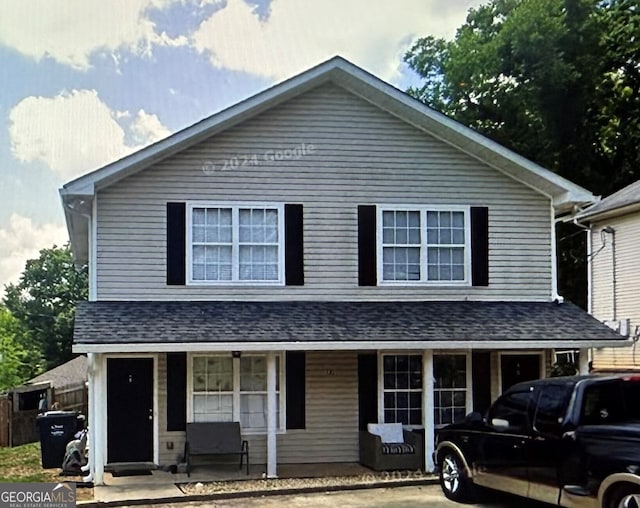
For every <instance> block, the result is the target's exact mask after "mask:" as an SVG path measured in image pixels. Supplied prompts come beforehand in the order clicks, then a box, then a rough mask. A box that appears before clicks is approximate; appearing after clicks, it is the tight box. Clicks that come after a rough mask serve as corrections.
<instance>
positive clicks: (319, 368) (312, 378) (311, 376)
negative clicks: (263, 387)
mask: <svg viewBox="0 0 640 508" xmlns="http://www.w3.org/2000/svg"><path fill="white" fill-rule="evenodd" d="M306 363H307V370H306V373H307V379H306V391H305V397H306V399H305V403H306V409H307V411H306V428H305V429H300V430H288V431H287V433H286V434H283V435H280V436H278V462H279V463H304V462H357V461H358V460H359V459H358V457H359V451H358V356H357V353H355V352H327V353H307V354H306ZM371 389H372V390H377V388H376V386H372V387H371Z"/></svg>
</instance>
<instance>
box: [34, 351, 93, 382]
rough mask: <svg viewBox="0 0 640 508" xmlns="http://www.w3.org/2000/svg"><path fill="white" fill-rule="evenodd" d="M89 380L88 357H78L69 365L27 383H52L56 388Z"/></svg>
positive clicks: (52, 370)
mask: <svg viewBox="0 0 640 508" xmlns="http://www.w3.org/2000/svg"><path fill="white" fill-rule="evenodd" d="M86 380H87V357H86V356H84V355H80V356H77V357H76V358H74V359H73V360H69V361H68V362H67V363H63V364H62V365H58V366H57V367H54V368H53V369H51V370H48V371H47V372H45V373H43V374H40V375H39V376H36V377H34V378H33V379H30V380H29V381H27V383H28V384H35V383H44V382H46V381H50V382H51V385H52V386H53V387H54V388H62V387H65V386H69V385H74V384H78V383H83V382H84V381H86Z"/></svg>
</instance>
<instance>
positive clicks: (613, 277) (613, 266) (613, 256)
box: [602, 226, 618, 321]
mask: <svg viewBox="0 0 640 508" xmlns="http://www.w3.org/2000/svg"><path fill="white" fill-rule="evenodd" d="M602 232H603V233H607V234H609V235H611V314H612V316H611V319H612V321H616V320H617V319H618V309H617V298H616V291H617V280H616V230H615V229H613V228H612V227H611V226H607V227H605V228H604V229H603V230H602Z"/></svg>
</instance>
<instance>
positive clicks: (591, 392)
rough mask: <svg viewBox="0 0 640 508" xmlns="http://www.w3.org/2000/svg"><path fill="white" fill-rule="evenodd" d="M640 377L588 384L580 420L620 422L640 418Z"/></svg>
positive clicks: (594, 423)
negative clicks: (639, 403) (639, 404)
mask: <svg viewBox="0 0 640 508" xmlns="http://www.w3.org/2000/svg"><path fill="white" fill-rule="evenodd" d="M639 400H640V379H639V380H635V379H634V380H622V379H616V380H611V381H608V382H603V383H596V384H593V385H591V386H588V387H587V388H586V389H585V392H584V403H583V406H582V414H581V417H580V422H581V423H582V424H583V425H598V424H609V423H618V422H622V421H628V420H637V419H640V408H639V407H638V401H639Z"/></svg>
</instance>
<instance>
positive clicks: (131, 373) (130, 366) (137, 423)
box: [107, 358, 153, 463]
mask: <svg viewBox="0 0 640 508" xmlns="http://www.w3.org/2000/svg"><path fill="white" fill-rule="evenodd" d="M107 461H108V462H109V463H115V462H151V461H153V358H107Z"/></svg>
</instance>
